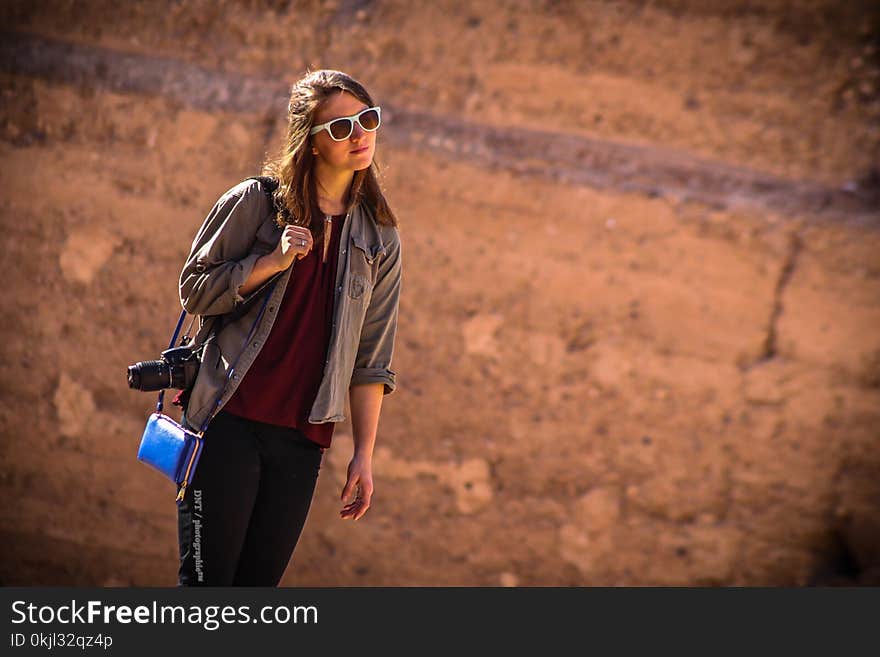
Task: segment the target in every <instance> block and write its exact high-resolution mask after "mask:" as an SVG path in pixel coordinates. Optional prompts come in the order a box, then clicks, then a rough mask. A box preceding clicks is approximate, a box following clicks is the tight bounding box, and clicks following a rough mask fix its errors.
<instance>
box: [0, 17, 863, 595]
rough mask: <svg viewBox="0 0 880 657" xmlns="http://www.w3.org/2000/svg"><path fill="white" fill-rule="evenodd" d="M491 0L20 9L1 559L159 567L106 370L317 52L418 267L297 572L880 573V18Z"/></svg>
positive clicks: (116, 363) (153, 578)
mask: <svg viewBox="0 0 880 657" xmlns="http://www.w3.org/2000/svg"><path fill="white" fill-rule="evenodd" d="M472 4H473V3H464V2H462V3H455V2H444V3H439V4H437V5H436V6H434V7H432V8H428V7H424V8H420V9H418V10H417V11H414V10H413V9H412V5H411V4H410V3H403V2H364V1H360V2H349V1H342V2H326V3H320V2H311V3H309V2H304V3H297V2H293V3H284V2H275V3H271V2H266V3H258V2H251V3H245V2H239V3H233V2H195V3H185V4H179V3H174V2H168V3H163V2H151V3H144V4H143V5H139V6H135V7H128V6H122V7H120V6H117V4H116V3H89V5H88V6H86V7H84V6H82V4H73V5H71V4H69V3H61V2H45V3H40V4H39V5H37V6H31V4H30V3H24V2H12V3H6V4H5V5H4V7H3V9H2V10H0V11H2V13H3V14H4V21H3V22H4V26H5V29H8V30H14V34H7V35H6V37H5V38H4V39H5V41H4V44H3V46H2V48H3V56H2V64H3V66H2V74H0V81H2V90H3V103H2V106H0V157H2V167H0V180H2V183H3V189H4V193H3V196H2V211H0V221H2V227H3V239H2V243H0V244H2V254H3V263H4V264H5V266H4V272H5V274H6V276H5V278H6V286H5V294H4V297H3V308H4V313H3V315H4V317H5V321H4V323H3V328H2V331H3V343H4V347H3V358H2V360H0V372H2V374H3V376H2V377H0V387H2V390H3V394H2V398H0V435H2V479H0V493H2V496H3V498H4V499H6V500H7V501H8V502H7V504H5V505H4V506H3V510H2V512H0V518H2V525H0V531H2V537H3V540H4V545H5V546H6V548H5V549H4V557H3V560H2V569H0V578H2V582H3V583H4V584H7V585H13V584H87V585H169V584H173V583H174V581H175V571H176V560H175V559H176V558H175V553H176V535H175V532H176V530H175V507H174V503H173V490H171V488H170V485H168V484H166V482H165V481H164V480H163V479H162V478H161V477H160V476H159V475H157V474H154V473H153V472H152V471H150V470H149V469H148V468H146V466H143V465H141V464H140V463H138V462H137V461H136V460H135V452H136V448H137V442H138V439H139V437H140V433H141V431H142V429H143V424H144V421H145V418H146V415H147V414H148V413H149V410H150V407H151V404H152V401H151V400H152V399H153V398H152V395H147V394H146V393H140V392H135V391H131V390H128V388H127V387H126V384H125V378H124V371H125V368H126V366H127V365H128V364H130V363H132V362H134V361H136V360H143V359H148V358H155V357H156V356H157V355H158V352H159V351H160V350H161V349H162V348H164V346H165V345H166V344H167V336H168V334H169V333H170V330H171V328H172V327H173V323H174V320H175V318H176V316H177V314H178V312H179V309H178V305H177V300H176V281H177V275H178V272H179V267H180V265H181V263H182V262H183V258H184V257H185V256H186V253H187V252H188V249H189V244H190V241H191V239H192V237H193V235H194V233H195V231H196V229H197V228H198V226H199V225H200V223H201V221H202V220H203V218H204V216H205V214H206V213H207V212H208V210H209V209H210V208H211V206H212V205H213V202H214V201H215V199H216V198H217V197H218V196H219V195H220V194H221V193H222V192H223V191H224V190H226V189H227V188H229V187H231V186H232V185H234V184H235V183H236V182H238V181H239V180H241V179H242V178H244V177H246V176H248V175H251V174H254V173H257V172H258V169H259V165H260V162H261V160H262V158H263V157H264V155H265V153H266V152H267V151H270V150H272V149H274V147H275V145H276V144H277V143H278V140H279V138H280V136H281V134H282V132H283V129H284V125H283V117H284V107H285V98H284V94H285V90H286V87H287V86H288V85H289V84H290V83H291V82H292V81H293V80H294V79H296V77H297V76H298V75H299V74H301V73H302V72H303V71H304V70H305V68H306V67H308V66H311V67H312V68H318V67H323V68H340V69H343V70H346V71H348V72H350V73H352V74H353V75H355V76H356V77H358V78H359V79H361V80H362V81H363V82H364V83H365V84H366V85H367V86H368V87H369V88H370V89H371V91H373V92H374V95H375V96H376V98H377V99H378V102H380V103H381V104H383V106H384V107H386V108H387V114H385V115H383V119H385V124H384V126H383V128H382V130H381V137H380V147H379V148H380V159H381V163H382V165H383V171H384V185H385V188H386V191H387V193H388V196H389V198H390V200H391V202H392V204H393V206H394V208H395V209H396V211H397V212H398V213H399V215H400V217H401V220H402V239H403V243H404V247H405V259H406V269H405V278H404V293H403V300H402V305H401V315H400V327H399V330H400V332H399V341H398V345H397V351H396V357H395V369H397V370H398V372H399V377H400V379H399V384H400V389H399V391H398V392H397V393H395V394H394V395H392V396H389V397H386V398H385V402H384V410H383V415H382V420H381V424H380V438H379V441H378V446H377V450H376V454H375V465H374V476H375V479H376V494H375V497H374V506H373V508H371V510H370V511H369V514H368V515H367V517H366V518H365V519H364V520H362V521H360V522H358V523H355V524H349V523H344V522H342V521H340V520H338V516H337V507H338V501H337V498H338V495H339V491H340V488H341V486H342V483H343V481H344V474H345V468H346V465H347V461H348V458H349V457H350V453H351V438H350V427H349V426H348V425H347V424H342V425H340V426H339V427H338V428H337V434H336V438H335V443H334V446H333V448H331V450H330V451H329V452H328V453H327V454H326V457H325V461H324V465H323V468H322V473H321V477H320V479H319V486H318V490H317V493H316V498H315V501H314V504H313V507H312V511H311V515H310V518H309V521H308V523H307V525H306V529H305V532H304V534H303V537H302V539H301V541H300V544H299V546H298V547H297V551H296V553H295V555H294V559H293V561H292V563H291V567H290V568H289V569H288V572H287V573H286V575H285V578H284V580H283V583H284V584H287V585H299V586H349V585H390V586H396V585H429V586H430V585H477V586H498V585H503V586H515V585H644V584H660V585H683V584H690V585H728V584H729V585H782V584H795V585H802V584H817V583H818V584H828V583H847V584H880V520H878V518H880V513H878V511H880V330H878V327H880V220H878V213H880V209H878V194H880V191H878V178H880V173H878V170H877V168H876V166H877V162H878V161H880V158H878V155H880V146H878V145H880V100H878V84H880V81H878V73H880V67H878V61H877V53H878V50H877V49H878V46H880V20H878V18H877V17H876V16H873V15H871V14H870V13H869V11H868V10H867V9H865V8H864V7H862V6H860V5H859V4H858V3H856V4H854V5H851V6H848V7H847V8H842V9H841V8H836V7H835V5H836V4H837V3H832V2H827V3H826V2H815V3H812V4H811V5H810V6H809V7H807V8H792V7H789V3H783V2H777V3H763V4H762V7H761V9H760V10H758V9H749V7H748V5H749V3H744V2H728V3H720V4H719V3H713V6H715V9H713V10H712V11H708V10H705V9H702V8H701V7H702V4H703V3H692V2H686V1H682V2H674V1H669V2H660V3H651V6H650V7H643V6H641V3H636V2H623V3H604V2H600V3H591V4H589V5H584V6H582V7H581V6H580V4H579V3H572V5H578V6H577V8H575V7H572V6H565V7H560V6H558V5H559V3H544V4H541V3H528V2H508V3H499V4H498V5H497V6H495V5H493V6H492V7H489V6H488V5H486V6H483V5H480V4H478V5H477V6H472ZM798 4H803V3H798ZM865 6H867V4H866V5H865Z"/></svg>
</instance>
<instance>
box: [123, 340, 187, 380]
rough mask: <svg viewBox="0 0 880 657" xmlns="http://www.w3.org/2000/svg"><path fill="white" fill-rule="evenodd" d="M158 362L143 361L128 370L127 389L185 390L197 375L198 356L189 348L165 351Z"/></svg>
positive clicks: (175, 348)
mask: <svg viewBox="0 0 880 657" xmlns="http://www.w3.org/2000/svg"><path fill="white" fill-rule="evenodd" d="M160 358H161V359H160V360H145V361H141V362H139V363H135V364H134V365H130V366H129V368H128V387H129V388H134V389H135V390H144V391H150V390H164V389H165V388H176V389H178V390H186V389H187V388H189V387H190V386H191V385H192V384H193V383H194V382H195V380H196V374H198V373H199V356H198V353H197V352H196V351H193V350H192V349H190V348H189V347H174V348H173V349H166V350H165V351H163V352H162V353H161V355H160Z"/></svg>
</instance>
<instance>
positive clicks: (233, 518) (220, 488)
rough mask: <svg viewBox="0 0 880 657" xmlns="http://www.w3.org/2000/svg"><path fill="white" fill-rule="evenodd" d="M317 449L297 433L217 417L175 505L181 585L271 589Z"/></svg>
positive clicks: (292, 536) (293, 535)
mask: <svg viewBox="0 0 880 657" xmlns="http://www.w3.org/2000/svg"><path fill="white" fill-rule="evenodd" d="M322 455H323V451H322V449H321V447H320V446H319V445H317V444H316V443H314V442H312V441H311V440H309V439H308V438H306V437H305V436H304V435H303V434H302V433H300V432H299V431H297V430H296V429H289V428H286V427H278V426H274V425H271V424H263V423H261V422H253V421H251V420H246V419H244V418H240V417H237V416H235V415H232V414H230V413H225V412H223V411H221V412H220V413H218V414H217V416H216V417H215V418H214V419H213V420H212V421H211V424H210V425H209V426H208V430H207V431H206V432H205V446H204V450H203V452H202V456H201V458H200V460H199V464H198V467H197V468H196V473H195V476H194V477H193V480H192V482H191V483H190V485H189V487H188V488H187V491H186V496H185V497H184V499H183V501H182V502H181V504H180V506H179V507H178V511H177V522H178V527H177V529H178V541H179V543H180V571H179V575H178V584H179V585H180V586H277V585H278V582H279V581H280V580H281V576H282V575H283V574H284V570H285V568H287V564H288V562H289V561H290V557H291V555H292V554H293V549H294V548H295V547H296V543H297V541H298V540H299V536H300V533H301V532H302V528H303V525H304V524H305V521H306V516H307V515H308V512H309V506H310V505H311V502H312V495H313V493H314V492H315V483H316V481H317V479H318V470H319V469H320V467H321V457H322Z"/></svg>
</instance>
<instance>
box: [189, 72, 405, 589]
mask: <svg viewBox="0 0 880 657" xmlns="http://www.w3.org/2000/svg"><path fill="white" fill-rule="evenodd" d="M380 123H381V110H380V108H379V107H376V106H375V103H374V102H373V100H372V98H371V97H370V95H369V94H368V93H367V91H366V89H364V88H363V87H362V86H361V85H360V84H359V83H358V82H356V81H355V80H353V79H352V78H351V77H349V76H348V75H346V74H344V73H341V72H339V71H328V70H322V71H316V72H314V73H310V74H308V75H306V76H305V77H304V78H302V79H301V80H299V81H298V82H297V83H296V84H294V86H293V89H292V93H291V97H290V103H289V105H288V129H287V138H286V140H285V142H284V145H283V147H282V150H281V154H280V156H279V157H278V158H277V159H274V160H271V161H269V162H268V163H267V164H266V165H265V166H264V169H263V173H264V176H265V177H264V178H261V179H249V180H246V181H244V182H242V183H240V184H238V185H236V186H235V187H233V188H232V189H230V190H229V191H227V192H226V193H225V194H223V196H222V197H221V198H220V199H219V200H218V201H217V203H216V204H215V206H214V208H213V209H212V210H211V212H210V213H209V215H208V217H207V219H206V220H205V222H204V224H203V225H202V227H201V229H200V230H199V232H198V234H197V235H196V238H195V240H194V242H193V245H192V250H191V252H190V255H189V257H188V258H187V261H186V264H185V265H184V268H183V271H182V273H181V276H180V299H181V303H182V304H183V306H184V308H185V309H186V310H187V311H188V312H190V313H192V314H194V315H199V316H201V328H200V330H199V334H198V335H196V336H195V338H194V340H193V342H195V343H198V344H201V343H204V345H205V346H204V350H203V352H202V364H201V367H200V369H199V374H198V378H197V379H196V382H195V384H194V386H193V388H192V390H191V392H190V393H189V395H188V396H187V399H186V401H185V404H186V410H185V413H184V417H183V420H184V422H185V423H186V424H187V425H189V426H190V427H191V428H193V429H200V428H203V427H206V432H205V447H204V451H203V453H202V456H201V459H200V461H199V464H198V468H197V469H196V473H195V477H194V478H193V481H192V483H191V484H190V485H189V487H188V488H187V490H186V493H185V496H184V499H183V501H182V503H181V504H180V506H179V507H178V509H179V510H178V530H179V541H180V571H179V584H180V585H182V586H187V585H248V586H277V585H278V582H279V581H280V579H281V576H282V575H283V574H284V570H285V568H286V567H287V564H288V561H289V560H290V557H291V555H292V553H293V549H294V547H295V546H296V543H297V541H298V539H299V536H300V532H301V531H302V528H303V525H304V523H305V520H306V516H307V514H308V510H309V505H310V503H311V499H312V494H313V492H314V488H315V482H316V479H317V476H318V469H319V467H320V462H321V457H322V454H323V452H324V450H325V449H327V448H328V447H330V443H331V438H332V434H333V427H334V423H335V422H339V421H342V420H344V419H345V399H346V392H347V393H348V397H349V405H350V410H351V427H352V433H353V438H354V454H353V456H352V459H351V462H350V463H349V466H348V477H347V481H346V483H345V486H344V487H343V490H342V501H343V504H344V506H342V509H341V511H340V517H341V518H343V519H349V520H358V519H360V518H362V517H363V515H364V513H366V511H367V509H368V508H369V507H370V500H371V497H372V494H373V477H372V455H373V446H374V444H375V440H376V429H377V426H378V421H379V412H380V408H381V404H382V396H383V394H387V393H390V392H392V391H393V390H394V387H395V373H394V372H393V371H392V370H391V369H390V366H391V357H392V351H393V348H394V338H395V333H396V327H397V309H398V300H399V297H400V278H401V252H400V241H399V237H398V232H397V219H396V217H395V216H394V213H393V212H392V211H391V209H390V208H389V206H388V203H387V202H386V201H385V198H384V196H383V195H382V192H381V190H380V189H379V184H378V181H377V178H376V173H377V169H376V165H375V164H374V162H373V155H374V152H375V147H376V131H377V130H378V128H379V125H380Z"/></svg>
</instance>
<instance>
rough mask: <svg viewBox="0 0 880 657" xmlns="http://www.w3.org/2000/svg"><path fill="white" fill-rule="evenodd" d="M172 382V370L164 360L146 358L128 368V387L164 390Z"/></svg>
mask: <svg viewBox="0 0 880 657" xmlns="http://www.w3.org/2000/svg"><path fill="white" fill-rule="evenodd" d="M170 384H171V372H170V368H169V366H168V363H166V362H165V361H164V360H146V361H141V362H139V363H135V364H134V365H131V366H130V367H129V368H128V387H129V388H134V389H135V390H146V391H150V390H163V389H165V388H167V387H168V386H169V385H170Z"/></svg>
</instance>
